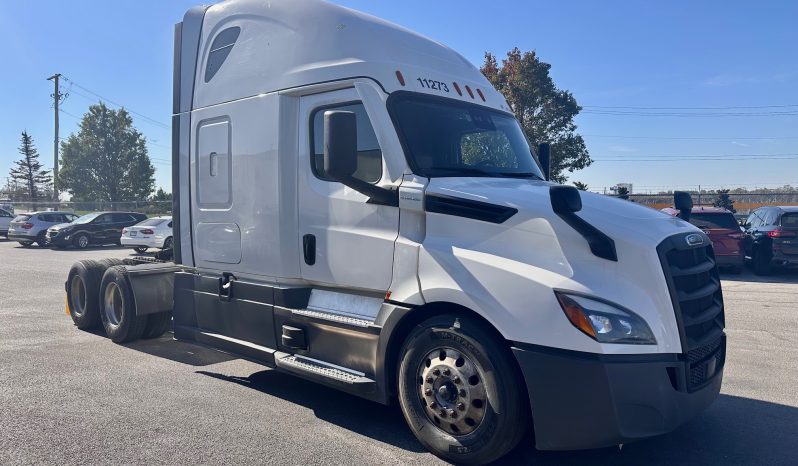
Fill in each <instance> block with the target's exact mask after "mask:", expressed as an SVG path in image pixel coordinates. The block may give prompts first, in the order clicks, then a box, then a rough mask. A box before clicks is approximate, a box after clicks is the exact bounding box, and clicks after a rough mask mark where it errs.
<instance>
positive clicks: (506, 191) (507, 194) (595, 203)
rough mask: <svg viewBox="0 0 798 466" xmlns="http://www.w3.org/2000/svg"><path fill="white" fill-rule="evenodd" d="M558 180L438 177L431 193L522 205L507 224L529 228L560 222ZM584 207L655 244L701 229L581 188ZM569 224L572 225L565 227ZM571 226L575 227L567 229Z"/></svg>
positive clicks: (614, 229)
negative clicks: (553, 195) (555, 203)
mask: <svg viewBox="0 0 798 466" xmlns="http://www.w3.org/2000/svg"><path fill="white" fill-rule="evenodd" d="M551 186H555V184H554V183H550V182H547V181H539V180H529V179H513V178H433V179H432V180H431V181H430V184H429V186H428V188H427V191H426V192H427V194H432V193H436V194H441V195H444V196H450V197H459V198H462V199H470V200H475V201H481V202H487V203H491V204H496V205H500V206H507V207H512V208H515V209H518V214H516V215H514V216H513V217H512V218H510V219H509V220H508V221H507V222H506V224H507V227H512V226H519V227H521V228H524V226H523V224H524V222H526V221H528V220H531V219H547V220H550V221H551V222H552V223H553V224H556V225H558V228H557V229H558V230H559V227H562V226H563V225H559V223H560V220H559V218H558V217H557V214H555V213H554V211H553V209H552V207H551V199H550V197H549V188H550V187H551ZM581 197H582V210H581V211H579V212H577V215H579V216H580V217H582V218H583V219H585V220H586V221H588V222H589V223H590V224H592V225H593V226H595V227H596V228H598V229H599V230H601V231H602V232H604V233H605V234H607V235H609V236H610V237H611V238H613V239H615V240H616V242H617V239H616V238H618V237H620V238H622V239H623V240H633V241H634V242H636V243H643V244H649V245H654V246H656V245H657V244H659V243H660V242H661V241H662V240H663V239H665V238H666V237H667V236H671V235H674V234H677V233H684V232H688V231H700V230H698V229H697V228H695V227H694V226H692V225H691V224H689V223H687V222H685V221H683V220H681V219H679V218H676V217H673V216H670V215H667V214H664V213H662V212H659V211H658V210H655V209H651V208H648V207H644V206H641V205H639V204H636V203H634V202H631V201H627V200H622V199H617V198H614V197H609V196H604V195H601V194H596V193H590V192H581ZM565 226H566V227H567V225H565ZM567 228H568V229H570V227H567Z"/></svg>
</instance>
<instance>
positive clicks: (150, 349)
mask: <svg viewBox="0 0 798 466" xmlns="http://www.w3.org/2000/svg"><path fill="white" fill-rule="evenodd" d="M98 335H103V336H105V333H98ZM124 346H125V347H126V348H130V349H132V350H136V351H141V352H142V353H146V354H149V355H152V356H158V357H159V358H164V359H169V360H172V361H175V362H179V363H181V364H188V365H191V366H210V365H211V364H218V363H221V362H227V361H232V360H234V359H239V358H238V357H237V356H231V355H229V354H227V353H223V352H221V351H217V350H214V349H210V348H206V347H204V346H200V345H196V344H193V343H186V342H182V341H178V340H175V339H174V338H173V336H172V334H171V333H166V334H164V335H162V336H160V337H158V338H153V339H151V340H136V341H133V342H130V343H125V344H124Z"/></svg>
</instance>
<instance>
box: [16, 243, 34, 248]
mask: <svg viewBox="0 0 798 466" xmlns="http://www.w3.org/2000/svg"><path fill="white" fill-rule="evenodd" d="M19 244H21V245H22V247H23V248H29V247H31V246H33V241H19Z"/></svg>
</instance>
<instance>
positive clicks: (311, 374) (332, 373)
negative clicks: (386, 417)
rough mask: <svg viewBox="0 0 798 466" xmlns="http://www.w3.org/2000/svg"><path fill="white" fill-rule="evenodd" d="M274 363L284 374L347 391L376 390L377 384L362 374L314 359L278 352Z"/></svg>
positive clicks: (370, 391)
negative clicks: (343, 388)
mask: <svg viewBox="0 0 798 466" xmlns="http://www.w3.org/2000/svg"><path fill="white" fill-rule="evenodd" d="M274 362H275V366H277V368H278V369H281V370H283V371H285V372H289V373H291V374H294V375H297V376H300V377H303V378H306V379H309V380H313V381H316V382H320V383H324V384H327V385H334V386H341V385H344V386H346V388H347V390H348V391H354V392H359V393H372V392H374V391H375V390H376V388H377V382H375V381H374V380H372V379H369V378H368V377H366V376H365V375H364V374H362V373H359V372H355V371H352V370H349V369H346V368H343V367H339V366H334V365H332V364H327V363H325V362H323V361H319V360H316V359H311V358H306V357H303V356H297V355H291V354H286V353H280V352H278V353H276V354H275V358H274Z"/></svg>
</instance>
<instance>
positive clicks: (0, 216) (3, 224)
mask: <svg viewBox="0 0 798 466" xmlns="http://www.w3.org/2000/svg"><path fill="white" fill-rule="evenodd" d="M13 218H14V215H13V214H12V213H11V212H9V211H7V210H5V209H0V235H2V236H5V237H6V238H8V229H9V225H10V224H11V220H12V219H13Z"/></svg>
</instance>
